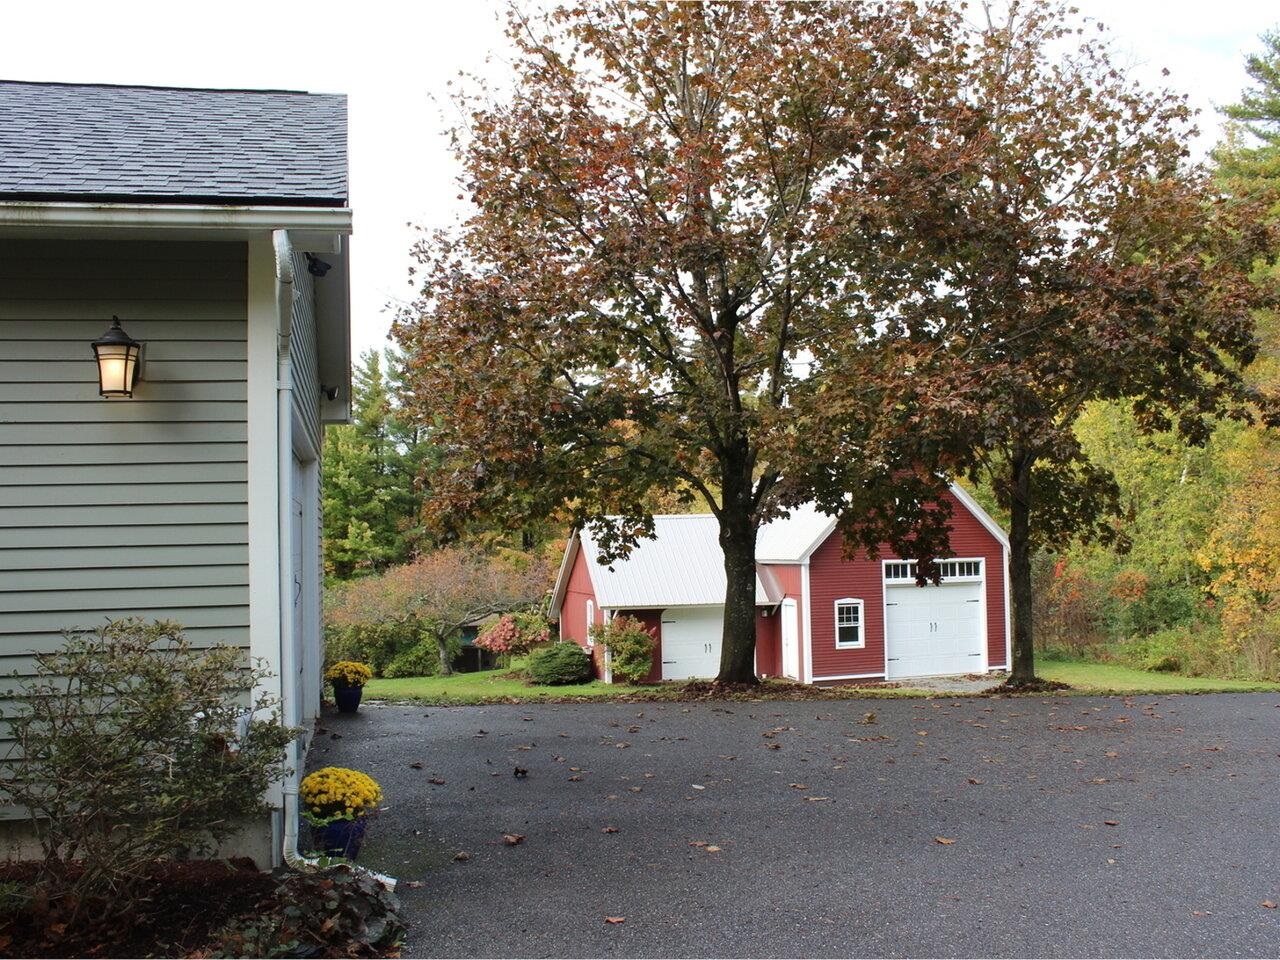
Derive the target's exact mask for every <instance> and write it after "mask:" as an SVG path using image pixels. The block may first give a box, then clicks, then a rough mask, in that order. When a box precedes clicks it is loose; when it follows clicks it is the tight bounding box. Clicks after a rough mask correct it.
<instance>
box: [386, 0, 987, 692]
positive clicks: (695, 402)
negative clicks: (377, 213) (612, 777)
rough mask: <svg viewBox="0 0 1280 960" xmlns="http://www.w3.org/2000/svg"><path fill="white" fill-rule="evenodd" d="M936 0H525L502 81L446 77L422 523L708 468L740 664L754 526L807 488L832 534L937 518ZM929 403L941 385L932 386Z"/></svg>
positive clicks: (946, 85) (947, 201)
mask: <svg viewBox="0 0 1280 960" xmlns="http://www.w3.org/2000/svg"><path fill="white" fill-rule="evenodd" d="M963 30H964V26H963V22H962V21H961V20H960V18H959V17H958V16H957V15H956V14H955V12H954V11H952V10H951V9H950V8H948V7H946V6H945V5H941V4H938V5H932V4H924V5H916V4H910V3H895V2H888V3H885V4H877V5H869V4H855V3H839V4H835V3H813V4H808V3H793V4H754V3H752V4H732V3H717V4H700V3H673V4H666V3H648V4H646V3H638V4H623V3H605V4H590V5H583V6H580V7H575V8H573V9H562V10H560V11H558V12H556V13H554V14H553V15H551V17H550V18H549V19H548V20H547V21H546V22H538V23H532V22H528V21H525V20H523V19H521V18H520V17H519V16H518V15H513V18H512V22H511V29H510V35H511V39H512V41H513V43H514V47H515V53H514V55H513V70H514V74H515V82H514V84H513V89H512V90H511V91H510V93H509V94H506V95H503V96H500V97H499V96H488V95H486V94H484V93H483V91H482V92H480V93H478V94H475V95H471V96H463V97H462V98H461V106H462V109H463V112H464V114H465V115H466V116H467V117H468V118H469V119H468V122H467V124H466V125H465V129H461V130H459V131H457V132H456V134H457V142H458V144H459V150H458V153H459V158H460V160H461V162H462V165H463V167H464V170H465V173H464V176H463V178H462V185H463V187H464V189H465V190H466V192H467V193H468V194H469V195H470V198H471V200H472V201H473V203H474V205H475V212H474V214H473V215H472V216H471V217H470V218H469V219H468V220H466V222H465V223H463V224H462V225H461V227H460V229H458V230H456V231H453V232H450V233H446V234H441V235H438V236H434V237H432V238H430V239H429V240H427V241H425V242H423V243H422V244H421V245H420V247H419V248H418V250H417V257H418V259H419V261H420V263H421V265H422V266H421V270H422V271H423V272H424V273H425V282H424V285H423V294H422V298H421V301H420V302H419V303H418V304H416V305H415V307H414V308H413V309H412V310H410V311H408V312H407V313H406V314H405V315H404V316H402V317H401V318H400V320H399V322H398V323H397V325H396V329H395V333H396V336H397V338H398V339H399V341H400V343H401V344H402V345H403V347H404V348H405V350H406V352H407V355H408V358H409V365H410V378H411V382H412V384H413V388H414V395H415V397H416V400H415V405H416V408H417V411H418V413H419V414H420V415H421V416H422V417H424V418H429V419H430V420H432V421H433V422H434V423H435V424H436V431H435V434H434V436H435V438H436V439H437V441H438V442H439V443H441V444H442V445H443V447H444V448H445V449H446V454H445V457H444V461H443V463H442V464H441V467H440V469H439V470H438V471H436V472H435V473H434V475H433V477H432V479H431V490H432V491H433V497H432V501H431V503H430V505H429V508H430V510H431V513H432V515H433V517H434V519H435V520H436V521H437V523H440V524H443V525H446V526H447V525H457V524H461V523H463V522H466V521H472V520H474V518H476V517H486V518H491V519H497V520H498V521H499V522H502V523H504V524H508V525H511V526H513V527H518V526H522V525H524V524H526V523H528V522H529V521H530V520H533V519H536V518H540V517H543V516H546V515H549V514H551V513H552V512H554V511H558V510H563V509H565V508H567V513H568V514H569V516H570V517H571V519H572V520H573V521H574V522H577V523H589V524H591V525H593V527H594V528H595V529H596V530H597V532H598V534H599V535H600V536H601V540H602V543H603V544H604V545H605V547H606V552H607V553H609V554H610V555H612V556H617V555H620V554H622V553H625V551H626V550H627V548H628V547H629V546H630V545H632V544H633V543H634V542H635V540H636V539H637V538H638V537H642V536H644V535H646V534H647V533H650V532H651V530H652V517H651V514H650V512H649V508H648V506H647V504H650V503H652V502H653V498H652V497H651V495H650V494H651V491H652V490H653V489H654V488H655V487H659V488H663V489H667V490H670V491H675V495H677V496H682V497H686V498H692V497H701V498H703V499H705V501H706V502H707V503H708V504H709V505H710V508H711V510H712V511H713V512H714V513H715V515H716V517H717V518H718V520H719V525H720V543H721V545H722V547H723V549H724V558H725V561H724V562H725V571H726V574H727V581H728V586H727V590H726V597H725V620H724V642H723V647H722V659H721V665H720V672H719V679H720V680H722V681H735V682H754V679H755V677H754V674H753V670H752V654H753V651H754V647H755V609H754V603H755V600H754V573H755V542H756V531H757V529H758V527H759V525H760V524H761V523H762V522H764V521H765V520H767V519H769V518H771V517H773V516H776V515H778V514H779V513H780V512H782V511H785V510H786V509H787V508H788V507H791V506H795V505H797V504H799V503H802V502H805V501H810V500H817V501H818V502H819V503H821V504H823V505H824V506H826V507H828V508H829V509H831V510H832V511H835V512H839V513H840V514H841V515H842V518H843V521H844V527H845V530H846V533H847V534H848V536H849V538H850V542H855V541H856V542H862V543H865V544H867V545H869V546H870V547H872V548H873V549H874V548H875V546H876V545H877V544H880V543H881V542H888V543H890V544H891V545H893V546H894V548H895V549H897V550H899V551H901V552H903V553H904V555H912V556H919V557H921V558H922V559H928V558H929V557H930V556H931V555H932V554H933V553H934V552H935V551H937V550H939V549H941V548H942V545H943V544H944V543H945V520H946V510H945V508H942V509H934V508H931V506H930V504H932V503H934V502H935V501H936V498H937V496H938V495H939V493H940V492H941V491H942V490H943V489H945V478H944V475H943V473H942V472H940V471H939V470H938V466H939V464H940V462H942V461H943V460H944V459H945V454H946V453H947V448H948V441H947V437H948V436H949V434H948V432H947V431H946V430H939V429H936V425H935V420H936V419H937V418H936V417H935V416H933V414H932V409H931V408H932V407H933V406H934V405H932V404H930V403H927V402H926V400H927V398H928V396H929V393H928V390H927V387H926V374H927V372H928V370H929V365H930V363H931V360H930V356H931V353H930V350H931V349H932V348H931V346H930V332H929V331H930V318H929V317H928V316H927V314H925V313H924V312H923V311H921V310H919V309H916V301H915V291H918V290H920V289H927V288H929V287H931V286H933V285H935V284H937V283H939V282H941V281H942V280H943V279H944V278H943V277H942V276H941V275H940V274H939V273H938V271H937V269H936V266H935V262H936V256H935V254H936V250H935V248H936V247H937V245H938V244H939V243H942V242H949V238H950V237H951V235H952V234H953V232H954V229H955V222H954V217H953V210H952V206H951V203H952V201H951V198H950V197H949V187H948V186H947V185H948V183H949V182H950V181H951V180H953V179H954V178H955V176H956V175H957V170H958V169H959V168H960V167H961V165H962V159H961V158H962V157H963V154H964V152H965V150H966V149H967V145H966V143H965V140H964V137H963V135H959V134H956V133H955V131H957V130H958V129H959V124H957V123H955V122H949V123H941V122H938V121H937V120H936V119H935V118H934V117H933V116H932V114H933V112H934V111H936V110H939V109H940V110H943V111H953V110H956V109H961V110H965V109H967V108H965V107H964V106H963V104H962V101H961V98H960V96H959V93H958V91H957V89H956V88H955V84H956V82H957V81H958V80H959V79H960V77H961V73H960V71H958V70H957V68H956V63H957V58H958V56H959V52H960V46H959V44H958V40H959V38H960V35H961V34H962V32H963ZM941 406H942V407H945V404H943V405H941Z"/></svg>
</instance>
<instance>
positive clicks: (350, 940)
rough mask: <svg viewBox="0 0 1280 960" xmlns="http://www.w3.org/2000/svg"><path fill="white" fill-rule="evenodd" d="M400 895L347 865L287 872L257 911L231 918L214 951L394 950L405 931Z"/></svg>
mask: <svg viewBox="0 0 1280 960" xmlns="http://www.w3.org/2000/svg"><path fill="white" fill-rule="evenodd" d="M404 931H405V925H404V921H403V920H402V919H401V916H400V901H399V899H398V898H397V897H396V895H395V894H394V893H392V892H391V891H390V890H388V889H387V888H386V887H384V886H383V885H382V884H381V883H379V882H378V881H377V880H375V879H373V878H372V877H370V876H369V875H368V874H365V873H361V872H359V871H355V870H352V869H351V868H350V867H348V866H346V865H339V866H335V867H331V868H329V869H327V870H323V871H320V872H318V873H285V874H282V875H281V876H280V879H279V881H278V882H277V884H276V889H275V891H274V892H273V893H272V895H271V896H270V897H269V898H267V899H266V900H264V901H263V902H262V903H261V904H260V905H259V909H258V910H257V911H255V912H254V914H252V915H250V916H246V917H240V918H238V919H236V920H233V921H232V922H230V923H228V924H227V925H226V926H224V927H223V928H222V930H220V931H219V932H218V934H217V936H216V937H215V940H214V943H213V945H212V947H211V949H210V950H209V952H208V953H207V956H210V957H384V956H394V955H395V952H394V951H395V947H396V946H397V944H399V942H400V940H401V938H402V937H403V936H404Z"/></svg>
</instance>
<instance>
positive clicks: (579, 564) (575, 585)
mask: <svg viewBox="0 0 1280 960" xmlns="http://www.w3.org/2000/svg"><path fill="white" fill-rule="evenodd" d="M575 554H576V555H575V556H574V558H573V566H572V567H570V569H569V582H568V584H567V585H566V587H565V592H564V601H563V604H562V605H561V607H560V639H561V640H569V641H572V642H573V643H576V644H577V645H578V646H580V647H582V648H583V649H584V650H585V649H588V647H587V631H588V629H589V627H590V626H591V624H588V623H587V601H588V600H590V601H591V602H592V603H593V604H594V606H595V616H594V618H593V619H592V624H595V625H599V624H602V623H604V611H602V610H601V609H600V603H599V601H597V600H596V592H595V588H594V587H593V586H592V585H591V575H590V574H589V573H588V572H587V557H586V554H585V553H583V551H582V549H581V548H580V547H575ZM602 661H603V656H602V651H599V650H595V651H593V652H592V662H593V663H594V665H595V670H596V675H597V676H603V675H604V665H603V662H602Z"/></svg>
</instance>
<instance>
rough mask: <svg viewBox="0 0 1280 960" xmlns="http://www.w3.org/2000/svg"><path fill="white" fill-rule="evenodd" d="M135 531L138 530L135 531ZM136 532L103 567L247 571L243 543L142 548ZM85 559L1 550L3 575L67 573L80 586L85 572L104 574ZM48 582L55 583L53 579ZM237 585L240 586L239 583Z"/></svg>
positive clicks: (50, 550) (65, 553)
mask: <svg viewBox="0 0 1280 960" xmlns="http://www.w3.org/2000/svg"><path fill="white" fill-rule="evenodd" d="M134 529H136V528H134ZM132 534H133V530H130V536H129V541H130V542H129V543H127V544H124V545H123V546H119V547H116V548H114V549H112V550H111V553H110V556H105V555H104V557H103V559H102V560H101V562H102V563H109V564H111V567H109V568H107V569H113V570H115V569H131V568H148V569H149V568H154V567H179V568H182V569H185V570H187V571H190V572H192V573H193V574H194V573H195V572H196V571H201V570H203V568H205V567H221V566H227V565H234V568H235V569H238V570H241V571H242V572H244V573H245V575H246V576H247V572H246V571H244V567H243V566H242V562H243V560H244V541H243V538H240V540H239V542H232V543H189V544H183V545H182V546H170V545H168V544H162V545H159V546H150V545H148V546H142V545H139V544H138V543H136V542H135V538H134V537H133V535H132ZM84 564H85V559H84V558H83V557H81V556H79V555H78V552H77V551H75V550H64V549H61V548H59V547H26V548H24V547H10V548H8V549H0V571H8V570H12V571H59V572H62V571H65V572H67V573H69V574H71V575H72V576H74V577H77V578H79V579H78V580H77V583H80V584H83V583H84V571H86V570H90V569H93V570H101V569H102V568H101V567H93V568H90V567H86V566H84ZM48 582H50V583H52V582H54V581H53V580H52V579H51V580H49V581H48ZM236 582H237V583H239V582H241V581H239V580H237V581H236ZM8 583H9V578H8V577H7V576H0V590H4V589H6V588H7V586H8Z"/></svg>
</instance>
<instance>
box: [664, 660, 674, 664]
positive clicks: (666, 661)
mask: <svg viewBox="0 0 1280 960" xmlns="http://www.w3.org/2000/svg"><path fill="white" fill-rule="evenodd" d="M662 662H663V663H675V661H674V660H663V661H662Z"/></svg>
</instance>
